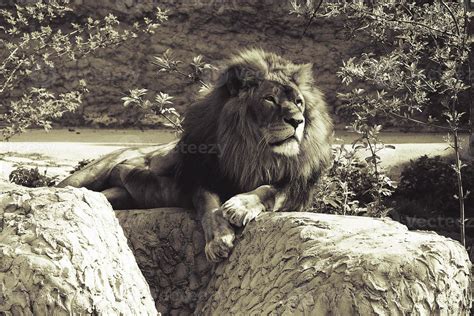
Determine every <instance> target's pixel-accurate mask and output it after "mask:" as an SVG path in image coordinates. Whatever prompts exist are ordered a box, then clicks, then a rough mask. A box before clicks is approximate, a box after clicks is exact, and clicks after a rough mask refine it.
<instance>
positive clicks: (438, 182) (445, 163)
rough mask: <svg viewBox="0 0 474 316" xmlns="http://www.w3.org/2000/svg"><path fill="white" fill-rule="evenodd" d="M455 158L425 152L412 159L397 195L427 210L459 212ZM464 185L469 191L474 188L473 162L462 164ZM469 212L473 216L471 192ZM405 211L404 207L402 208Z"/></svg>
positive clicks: (404, 201) (468, 202) (452, 213)
mask: <svg viewBox="0 0 474 316" xmlns="http://www.w3.org/2000/svg"><path fill="white" fill-rule="evenodd" d="M453 164H454V161H452V160H447V159H442V158H441V157H440V156H436V157H428V156H426V155H425V156H423V157H420V158H418V159H417V160H415V161H411V162H410V163H409V164H408V165H407V166H406V167H405V168H404V169H403V171H402V173H401V176H400V183H399V185H398V188H397V190H396V191H395V194H394V198H395V200H396V201H399V203H400V204H406V203H407V202H415V203H416V205H423V206H424V208H425V211H428V210H429V211H430V212H434V213H438V214H442V215H449V216H458V203H459V202H458V200H457V192H458V190H457V178H456V171H455V169H454V167H453ZM462 177H463V187H464V189H465V190H467V192H469V191H471V192H472V190H473V189H474V164H473V163H470V164H467V165H465V166H464V167H463V168H462ZM465 205H466V212H467V213H468V214H469V215H471V216H474V198H473V197H472V195H470V194H468V195H467V196H466V200H465ZM400 212H402V213H404V212H405V211H404V210H400Z"/></svg>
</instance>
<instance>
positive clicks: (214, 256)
mask: <svg viewBox="0 0 474 316" xmlns="http://www.w3.org/2000/svg"><path fill="white" fill-rule="evenodd" d="M193 204H194V206H195V208H196V210H197V212H198V214H199V217H200V218H201V224H202V228H203V230H204V237H205V239H206V247H205V252H206V257H207V260H209V261H212V262H217V261H221V260H222V259H224V258H227V257H228V256H229V253H230V251H231V249H232V247H233V246H234V245H233V241H234V238H235V233H234V229H233V228H232V226H231V225H230V224H229V222H228V221H227V220H226V219H225V218H224V217H223V216H222V213H221V211H220V206H221V201H220V198H219V196H218V195H217V194H215V193H212V192H209V191H207V190H204V189H198V190H197V191H196V192H195V193H194V195H193Z"/></svg>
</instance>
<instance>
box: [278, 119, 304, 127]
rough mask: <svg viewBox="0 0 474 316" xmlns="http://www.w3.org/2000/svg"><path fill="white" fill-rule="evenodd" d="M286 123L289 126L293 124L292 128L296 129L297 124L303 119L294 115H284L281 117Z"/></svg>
mask: <svg viewBox="0 0 474 316" xmlns="http://www.w3.org/2000/svg"><path fill="white" fill-rule="evenodd" d="M283 120H284V121H285V122H286V123H288V124H290V125H291V126H293V128H294V129H296V128H297V127H298V125H300V124H301V123H303V122H304V120H303V119H300V118H294V117H285V118H284V119H283Z"/></svg>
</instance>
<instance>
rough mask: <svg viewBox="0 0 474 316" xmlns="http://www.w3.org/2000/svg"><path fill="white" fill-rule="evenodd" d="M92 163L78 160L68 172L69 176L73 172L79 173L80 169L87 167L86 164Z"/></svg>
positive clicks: (90, 160) (86, 160) (88, 160)
mask: <svg viewBox="0 0 474 316" xmlns="http://www.w3.org/2000/svg"><path fill="white" fill-rule="evenodd" d="M92 161H94V160H93V159H82V160H80V161H79V162H78V163H77V165H76V166H74V169H73V170H71V171H69V173H70V174H73V173H74V172H76V171H79V170H81V169H82V168H84V167H85V166H87V165H88V164H90V163H91V162H92Z"/></svg>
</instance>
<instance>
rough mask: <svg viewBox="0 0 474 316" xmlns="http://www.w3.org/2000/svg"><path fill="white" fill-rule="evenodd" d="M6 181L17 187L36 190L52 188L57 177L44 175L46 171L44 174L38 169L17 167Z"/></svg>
mask: <svg viewBox="0 0 474 316" xmlns="http://www.w3.org/2000/svg"><path fill="white" fill-rule="evenodd" d="M8 179H9V180H10V182H13V183H15V184H18V185H22V186H25V187H29V188H37V187H46V186H48V187H51V186H54V185H55V184H56V180H57V176H54V177H50V176H48V175H46V170H45V171H44V173H40V172H39V170H38V167H36V168H30V169H28V168H25V167H23V166H19V167H17V168H16V169H14V170H13V171H12V172H11V173H10V175H9V176H8Z"/></svg>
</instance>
